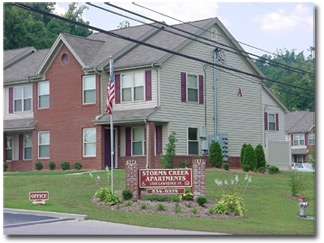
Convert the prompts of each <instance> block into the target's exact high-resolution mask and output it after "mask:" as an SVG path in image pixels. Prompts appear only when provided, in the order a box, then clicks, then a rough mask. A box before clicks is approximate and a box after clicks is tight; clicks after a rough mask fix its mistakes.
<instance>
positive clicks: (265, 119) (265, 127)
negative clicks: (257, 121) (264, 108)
mask: <svg viewBox="0 0 324 243" xmlns="http://www.w3.org/2000/svg"><path fill="white" fill-rule="evenodd" d="M264 130H266V131H267V130H268V112H264Z"/></svg>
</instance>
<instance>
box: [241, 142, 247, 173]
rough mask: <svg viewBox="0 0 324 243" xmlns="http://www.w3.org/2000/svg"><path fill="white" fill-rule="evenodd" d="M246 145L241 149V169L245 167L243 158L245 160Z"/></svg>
mask: <svg viewBox="0 0 324 243" xmlns="http://www.w3.org/2000/svg"><path fill="white" fill-rule="evenodd" d="M246 145H247V144H246V143H245V144H243V145H242V148H241V154H240V164H241V167H243V165H244V162H243V158H244V150H245V148H246Z"/></svg>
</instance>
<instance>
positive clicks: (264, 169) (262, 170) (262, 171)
mask: <svg viewBox="0 0 324 243" xmlns="http://www.w3.org/2000/svg"><path fill="white" fill-rule="evenodd" d="M265 171H266V168H265V167H259V168H258V172H259V173H262V174H264V172H265Z"/></svg>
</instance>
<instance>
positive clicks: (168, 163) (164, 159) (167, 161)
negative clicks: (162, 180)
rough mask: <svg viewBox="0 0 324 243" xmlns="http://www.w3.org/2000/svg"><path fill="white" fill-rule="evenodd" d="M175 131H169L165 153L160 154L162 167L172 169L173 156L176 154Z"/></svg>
mask: <svg viewBox="0 0 324 243" xmlns="http://www.w3.org/2000/svg"><path fill="white" fill-rule="evenodd" d="M175 136H176V133H175V132H171V134H170V135H169V138H168V141H169V142H168V143H167V144H166V147H165V148H164V150H165V155H161V157H160V162H161V164H162V168H163V169H172V168H173V158H174V156H175V155H176V144H175V143H176V142H177V139H176V137H175Z"/></svg>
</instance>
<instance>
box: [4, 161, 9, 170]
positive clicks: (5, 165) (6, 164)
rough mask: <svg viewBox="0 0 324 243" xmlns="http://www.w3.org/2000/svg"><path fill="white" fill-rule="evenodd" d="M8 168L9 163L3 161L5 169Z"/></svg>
mask: <svg viewBox="0 0 324 243" xmlns="http://www.w3.org/2000/svg"><path fill="white" fill-rule="evenodd" d="M7 169H8V163H7V162H3V171H7Z"/></svg>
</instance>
